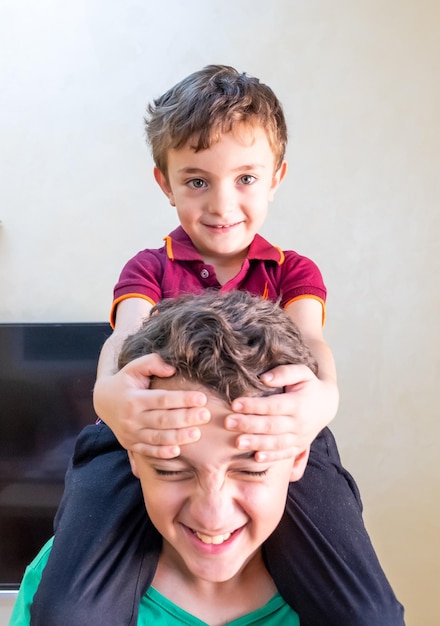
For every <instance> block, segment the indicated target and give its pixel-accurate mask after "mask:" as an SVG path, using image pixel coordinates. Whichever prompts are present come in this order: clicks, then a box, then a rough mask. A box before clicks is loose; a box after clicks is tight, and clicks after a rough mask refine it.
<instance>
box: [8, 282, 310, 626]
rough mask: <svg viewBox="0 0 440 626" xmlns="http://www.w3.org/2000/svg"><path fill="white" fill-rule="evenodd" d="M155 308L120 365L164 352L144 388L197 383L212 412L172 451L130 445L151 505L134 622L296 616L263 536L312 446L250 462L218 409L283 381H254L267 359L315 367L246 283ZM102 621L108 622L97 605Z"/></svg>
mask: <svg viewBox="0 0 440 626" xmlns="http://www.w3.org/2000/svg"><path fill="white" fill-rule="evenodd" d="M154 311H155V313H156V314H155V315H152V316H151V317H150V318H149V319H148V320H147V321H146V323H145V324H144V326H143V327H142V328H141V329H140V330H139V331H138V332H137V333H136V334H134V335H132V336H130V337H129V338H128V339H127V340H126V341H125V343H124V345H123V347H122V351H121V354H120V358H119V361H120V365H121V366H123V365H124V364H126V363H129V362H131V361H132V360H133V359H135V358H137V357H138V356H141V355H145V354H150V353H153V352H155V353H158V354H160V355H161V357H162V359H163V360H164V362H166V363H168V364H169V365H170V366H173V367H174V369H175V374H174V376H172V377H169V378H162V379H159V378H154V379H153V380H152V383H151V384H152V388H154V389H170V390H179V389H185V390H186V389H193V390H199V389H201V390H203V393H205V394H206V397H207V406H209V408H210V412H211V420H210V421H209V422H208V423H207V424H206V425H203V426H202V427H201V439H200V440H199V441H197V442H194V443H191V444H187V445H186V446H185V448H184V454H182V455H181V456H179V457H175V458H171V459H158V458H157V457H149V456H145V455H141V454H139V453H135V452H129V453H128V454H129V457H130V463H131V467H132V470H133V473H134V474H135V475H136V476H137V477H138V478H139V479H140V482H141V487H142V492H143V497H144V501H145V507H146V509H147V511H148V518H147V517H146V516H145V512H144V516H143V518H144V521H145V523H146V526H147V528H148V530H147V533H145V532H144V530H143V529H142V528H139V532H138V533H137V536H136V540H137V539H138V538H139V537H142V536H144V535H145V534H149V535H150V545H149V546H148V549H147V551H146V560H147V561H148V566H149V570H150V571H149V576H148V577H149V579H150V582H149V585H148V590H147V591H146V594H144V595H143V597H142V598H141V602H140V609H139V617H138V624H150V623H151V624H155V626H157V625H158V624H167V625H168V626H170V625H171V624H174V623H176V624H178V623H186V624H196V623H197V624H199V623H200V622H198V621H197V620H202V622H203V623H206V624H211V625H215V624H219V625H220V624H222V625H223V624H227V623H234V622H235V620H237V619H238V618H241V621H240V623H241V624H254V623H256V620H260V621H258V622H257V623H264V624H283V626H285V625H286V624H294V625H297V624H299V621H298V616H297V614H296V612H295V611H294V610H293V609H292V608H291V607H289V606H288V604H287V603H286V602H285V601H284V600H283V599H282V597H281V596H280V594H279V593H278V591H277V589H276V586H275V585H274V582H273V580H272V579H271V577H270V575H269V573H268V571H267V569H266V567H265V564H264V546H263V544H264V542H265V541H266V539H267V538H268V536H269V535H270V534H271V533H272V532H273V531H274V530H275V528H276V526H277V524H278V523H279V521H280V519H281V516H282V513H283V510H284V507H285V503H286V496H287V488H288V484H289V481H294V480H298V479H299V478H300V477H301V476H302V474H303V472H304V469H305V466H306V463H307V457H308V450H307V451H305V452H304V453H303V454H301V455H299V456H298V457H297V458H295V459H293V458H290V459H285V460H279V461H272V462H265V463H263V464H262V463H258V462H257V461H256V460H255V458H254V455H253V454H249V453H242V452H240V451H238V450H237V448H236V447H235V436H234V435H233V433H231V432H230V431H227V430H226V429H225V428H224V418H225V416H226V415H228V413H230V403H231V401H232V400H233V399H235V398H236V397H239V396H242V395H246V396H247V395H248V396H251V397H252V396H255V397H260V396H262V395H265V394H273V393H279V392H281V391H282V390H277V389H275V388H273V387H267V386H265V385H264V383H262V381H261V379H260V376H261V374H263V373H264V372H266V371H267V370H268V369H271V368H273V367H275V366H277V365H288V364H292V363H299V364H303V365H304V366H306V367H310V368H311V370H312V371H313V372H315V373H316V370H317V366H316V362H315V360H314V359H313V357H312V356H311V353H310V351H309V349H308V348H307V347H306V346H305V344H304V343H303V342H302V340H301V336H300V334H299V331H298V329H297V328H296V327H295V325H294V324H293V322H292V321H291V320H290V318H289V317H288V316H287V315H286V314H285V313H284V312H283V311H282V310H281V309H280V308H279V307H278V306H277V304H276V303H273V302H271V301H267V300H262V299H261V298H257V297H252V296H250V295H249V294H247V293H245V292H238V291H235V292H229V293H226V294H223V295H219V294H217V293H212V292H211V293H207V294H205V295H202V296H186V297H185V296H184V297H182V298H178V299H173V300H164V301H162V302H161V303H160V304H159V305H158V306H157V307H156V308H155V309H154ZM88 428H90V427H88ZM104 428H106V427H104ZM150 520H151V522H152V523H153V524H154V529H155V530H153V532H151V529H150V528H149V526H150ZM120 532H121V534H124V530H123V529H121V530H120ZM51 544H52V542H50V543H49V544H48V545H46V546H45V547H44V548H43V550H42V552H41V553H40V554H39V555H38V557H37V558H36V559H35V560H34V562H33V563H32V565H31V566H30V567H29V568H28V570H27V573H26V575H25V577H24V581H23V584H22V588H21V591H20V596H19V599H18V601H17V603H16V606H15V609H14V615H13V618H12V620H11V624H13V625H14V624H20V626H25V625H26V624H29V623H30V606H31V603H32V596H33V594H34V592H35V589H36V587H37V586H38V584H39V579H40V578H41V575H42V572H43V569H44V565H45V563H46V562H47V559H48V555H49V553H50V546H51ZM117 601H118V599H117V598H115V601H114V604H116V603H117ZM244 616H247V617H246V618H245V617H244ZM76 618H77V616H76ZM193 618H196V619H193ZM110 620H112V618H111V613H110ZM180 620H181V621H180ZM263 620H264V621H263ZM100 623H102V624H104V623H106V624H107V623H114V622H113V621H110V622H108V617H107V616H106V615H102V616H101V622H100Z"/></svg>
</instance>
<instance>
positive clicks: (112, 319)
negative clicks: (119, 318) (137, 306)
mask: <svg viewBox="0 0 440 626" xmlns="http://www.w3.org/2000/svg"><path fill="white" fill-rule="evenodd" d="M129 298H141V300H147V302H149V303H150V304H152V305H153V306H154V305H155V304H157V302H155V301H154V300H153V299H152V298H149V297H148V296H143V295H142V294H140V293H126V294H124V295H123V296H119V298H116V300H113V304H112V308H111V309H110V326H111V327H112V328H113V330H114V329H115V322H116V309H117V307H118V304H119V303H120V302H122V301H123V300H128V299H129Z"/></svg>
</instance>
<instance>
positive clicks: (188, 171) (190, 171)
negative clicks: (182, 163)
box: [177, 163, 265, 175]
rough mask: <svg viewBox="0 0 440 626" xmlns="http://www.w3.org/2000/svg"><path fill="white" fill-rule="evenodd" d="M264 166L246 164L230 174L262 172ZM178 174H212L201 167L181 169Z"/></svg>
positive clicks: (235, 168)
mask: <svg viewBox="0 0 440 626" xmlns="http://www.w3.org/2000/svg"><path fill="white" fill-rule="evenodd" d="M264 168H265V166H264V165H262V164H260V163H248V164H244V165H239V166H238V167H234V169H233V170H231V172H241V171H243V170H262V169H264ZM177 173H178V174H203V175H207V174H211V173H212V172H208V171H207V170H204V169H202V168H201V167H181V168H180V169H179V170H177Z"/></svg>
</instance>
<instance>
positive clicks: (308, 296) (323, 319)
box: [284, 293, 327, 326]
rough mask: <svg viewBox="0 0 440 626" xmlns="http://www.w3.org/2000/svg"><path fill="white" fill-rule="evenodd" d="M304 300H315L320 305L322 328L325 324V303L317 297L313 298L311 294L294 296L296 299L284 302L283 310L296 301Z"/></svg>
mask: <svg viewBox="0 0 440 626" xmlns="http://www.w3.org/2000/svg"><path fill="white" fill-rule="evenodd" d="M305 298H312V300H317V301H318V302H320V303H321V306H322V325H323V326H324V324H325V318H326V313H327V311H326V308H325V302H324V300H323V299H322V298H319V297H318V296H314V295H312V294H308V293H305V294H303V295H302V296H296V298H292V299H291V300H289V302H286V304H285V305H284V308H285V309H287V307H288V306H289V305H290V304H292V302H296V301H297V300H304V299H305Z"/></svg>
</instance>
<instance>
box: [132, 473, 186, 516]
mask: <svg viewBox="0 0 440 626" xmlns="http://www.w3.org/2000/svg"><path fill="white" fill-rule="evenodd" d="M142 493H143V495H144V503H145V508H146V509H147V512H148V515H149V517H150V519H151V521H152V522H153V524H155V525H157V524H160V523H162V522H165V521H168V520H169V519H170V518H171V519H172V518H174V517H175V515H176V514H177V513H178V512H179V510H180V509H181V508H182V506H183V504H184V497H183V494H182V491H181V490H179V489H176V485H174V484H168V483H165V482H162V481H161V482H155V481H152V482H150V483H149V484H145V482H144V484H143V485H142Z"/></svg>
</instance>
